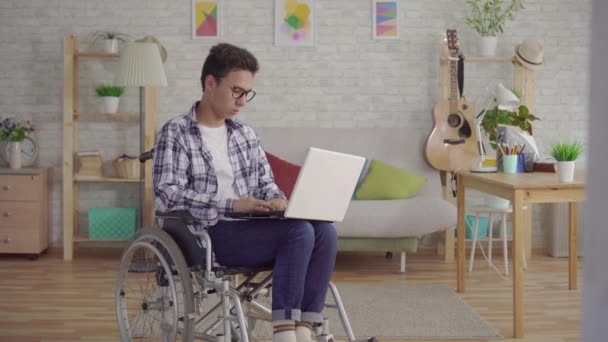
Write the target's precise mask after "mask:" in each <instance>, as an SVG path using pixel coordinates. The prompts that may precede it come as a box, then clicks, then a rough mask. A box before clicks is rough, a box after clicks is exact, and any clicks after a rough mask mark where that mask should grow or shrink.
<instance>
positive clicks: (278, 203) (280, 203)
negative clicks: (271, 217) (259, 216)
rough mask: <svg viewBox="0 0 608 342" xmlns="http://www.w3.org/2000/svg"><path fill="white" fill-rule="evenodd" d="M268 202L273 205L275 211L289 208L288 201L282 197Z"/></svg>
mask: <svg viewBox="0 0 608 342" xmlns="http://www.w3.org/2000/svg"><path fill="white" fill-rule="evenodd" d="M268 202H269V203H270V205H272V207H273V208H274V210H285V208H287V201H286V200H284V199H282V198H280V197H277V198H273V199H271V200H270V201H268Z"/></svg>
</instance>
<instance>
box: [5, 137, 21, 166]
mask: <svg viewBox="0 0 608 342" xmlns="http://www.w3.org/2000/svg"><path fill="white" fill-rule="evenodd" d="M9 144H11V147H10V149H11V150H10V151H11V155H10V158H9V162H8V163H9V166H10V168H11V169H14V170H18V169H20V168H21V142H20V141H12V142H9Z"/></svg>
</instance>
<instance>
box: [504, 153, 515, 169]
mask: <svg viewBox="0 0 608 342" xmlns="http://www.w3.org/2000/svg"><path fill="white" fill-rule="evenodd" d="M517 159H518V155H516V154H508V155H504V156H502V169H503V172H504V173H516V172H517Z"/></svg>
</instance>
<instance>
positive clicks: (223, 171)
mask: <svg viewBox="0 0 608 342" xmlns="http://www.w3.org/2000/svg"><path fill="white" fill-rule="evenodd" d="M198 128H199V129H200V131H201V135H202V136H203V143H204V144H205V146H206V147H207V149H208V150H209V152H211V157H212V158H213V161H212V164H213V167H214V168H215V175H216V177H217V186H218V188H217V200H218V201H221V200H225V199H229V198H232V199H236V198H238V196H237V194H236V191H235V188H234V171H233V170H232V164H231V163H230V158H228V128H227V127H226V125H223V126H221V127H217V128H215V127H214V128H212V127H207V126H203V125H201V124H199V125H198Z"/></svg>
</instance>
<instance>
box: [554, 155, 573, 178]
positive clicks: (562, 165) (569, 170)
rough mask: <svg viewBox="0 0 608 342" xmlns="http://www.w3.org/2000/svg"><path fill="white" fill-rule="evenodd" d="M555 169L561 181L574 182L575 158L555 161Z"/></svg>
mask: <svg viewBox="0 0 608 342" xmlns="http://www.w3.org/2000/svg"><path fill="white" fill-rule="evenodd" d="M555 171H556V172H557V177H558V178H559V181H560V183H572V182H574V160H573V161H558V162H557V163H555Z"/></svg>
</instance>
